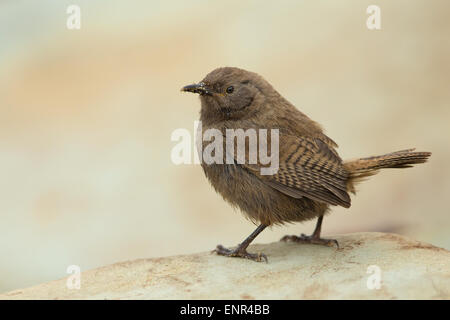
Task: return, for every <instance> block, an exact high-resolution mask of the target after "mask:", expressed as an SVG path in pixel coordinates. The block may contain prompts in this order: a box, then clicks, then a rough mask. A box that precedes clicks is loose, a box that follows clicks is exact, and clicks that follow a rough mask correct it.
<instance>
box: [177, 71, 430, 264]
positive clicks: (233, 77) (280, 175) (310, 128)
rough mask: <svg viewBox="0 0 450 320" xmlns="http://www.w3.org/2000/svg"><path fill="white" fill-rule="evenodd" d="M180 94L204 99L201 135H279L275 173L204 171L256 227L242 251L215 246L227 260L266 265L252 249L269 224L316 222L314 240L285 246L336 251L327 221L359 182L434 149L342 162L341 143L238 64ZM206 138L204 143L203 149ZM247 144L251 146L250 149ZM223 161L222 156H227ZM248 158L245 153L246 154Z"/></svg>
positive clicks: (220, 167)
mask: <svg viewBox="0 0 450 320" xmlns="http://www.w3.org/2000/svg"><path fill="white" fill-rule="evenodd" d="M181 91H184V92H191V93H196V94H199V97H200V102H201V108H200V122H201V124H202V127H201V130H200V132H199V134H202V133H205V132H206V130H209V129H215V130H218V132H220V134H222V135H223V137H225V135H226V133H227V130H230V129H231V130H233V129H234V130H238V129H243V130H249V129H254V130H260V129H267V130H275V129H276V130H278V131H277V132H278V134H279V136H278V155H277V156H278V169H277V170H276V172H274V173H273V174H262V173H261V169H262V167H263V164H261V163H260V162H257V163H246V162H245V161H244V162H243V161H240V162H239V161H236V159H235V158H236V157H235V154H232V158H233V159H232V161H231V162H226V161H222V162H221V163H219V162H215V163H206V162H205V161H203V162H202V163H201V166H202V168H203V172H204V174H205V176H206V178H207V179H208V180H209V182H210V184H211V185H212V187H213V188H214V189H215V191H216V192H217V193H219V194H220V195H221V196H222V197H223V199H224V200H225V201H226V202H228V203H229V204H231V206H233V207H235V208H238V209H240V211H241V212H242V213H243V214H244V216H245V217H246V218H248V219H249V220H250V221H252V222H253V223H254V224H255V225H257V228H256V229H255V230H254V231H253V232H252V233H251V234H250V235H249V236H248V237H247V238H246V239H245V240H244V241H243V242H241V243H240V244H239V245H237V247H235V248H225V247H224V246H222V245H217V246H216V248H215V250H214V252H216V253H217V254H218V255H222V256H227V257H239V258H245V259H250V260H253V261H258V262H260V261H266V262H267V261H268V259H267V256H266V255H265V254H264V253H261V252H259V253H251V252H248V251H247V248H248V246H249V245H250V243H251V242H252V241H253V240H254V239H255V238H256V237H257V236H258V235H259V234H260V233H261V232H262V231H263V230H264V229H265V228H267V227H269V226H274V225H283V224H286V223H294V222H303V221H308V220H312V219H317V222H316V226H315V229H314V231H313V233H312V234H311V235H310V236H307V235H305V234H301V235H300V236H294V235H290V236H285V237H283V238H282V239H281V240H282V241H291V242H298V243H306V244H317V245H325V246H336V247H337V248H339V243H338V242H337V240H336V239H325V238H322V237H321V228H322V222H323V218H324V216H325V215H326V214H328V213H329V212H330V209H331V208H332V207H333V206H341V207H344V208H349V207H350V206H351V198H350V194H356V192H355V185H356V184H358V183H359V182H361V181H363V180H365V179H366V178H368V177H370V176H373V175H375V174H377V173H378V172H379V170H380V169H385V168H409V167H411V166H412V165H414V164H419V163H424V162H426V161H427V159H428V158H429V157H430V156H431V152H415V151H414V150H415V149H405V150H401V151H396V152H391V153H387V154H383V155H379V156H370V157H365V158H355V159H352V160H342V159H341V157H340V156H339V154H338V152H337V148H338V145H337V144H336V142H334V141H333V140H332V139H331V138H329V137H328V136H327V135H325V133H324V130H323V128H322V127H321V125H320V124H319V123H317V122H316V121H314V120H312V119H310V118H309V117H308V116H307V115H306V114H304V113H303V112H301V111H300V110H299V109H297V108H296V107H295V106H294V105H293V104H291V103H290V102H289V101H288V100H286V99H285V98H284V97H283V96H282V95H281V94H280V93H278V92H277V91H276V90H275V89H274V88H273V87H272V85H271V84H270V83H269V82H268V81H266V80H265V79H264V78H263V77H262V76H260V75H259V74H257V73H255V72H251V71H247V70H244V69H241V68H236V67H220V68H217V69H214V70H213V71H211V72H210V73H208V74H207V75H206V77H205V78H204V79H203V80H202V81H200V82H198V83H194V84H190V85H186V86H184V87H182V88H181ZM207 143H208V141H200V144H201V146H202V147H205V146H206V144H207ZM246 146H247V145H246ZM223 157H225V155H224V156H223ZM246 159H247V160H248V156H246Z"/></svg>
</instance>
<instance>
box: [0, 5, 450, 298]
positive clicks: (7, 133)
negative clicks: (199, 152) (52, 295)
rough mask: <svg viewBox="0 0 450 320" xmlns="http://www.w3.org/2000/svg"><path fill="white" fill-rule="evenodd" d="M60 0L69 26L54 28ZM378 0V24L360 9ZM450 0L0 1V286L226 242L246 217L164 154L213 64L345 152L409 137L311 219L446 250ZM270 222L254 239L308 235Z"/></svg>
mask: <svg viewBox="0 0 450 320" xmlns="http://www.w3.org/2000/svg"><path fill="white" fill-rule="evenodd" d="M70 4H77V5H79V6H80V8H81V29H80V30H69V29H67V27H66V20H67V18H68V16H69V15H68V14H67V13H66V9H67V7H68V6H69V5H70ZM371 4H376V5H378V6H380V8H381V30H368V28H367V27H366V20H367V18H368V16H369V15H368V14H367V13H366V9H367V7H368V6H369V5H371ZM449 10H450V2H448V1H445V0H442V1H438V0H436V1H419V0H416V1H412V0H408V1H406V0H405V1H400V0H397V1H387V0H386V1H381V0H378V1H361V0H351V1H345V2H342V1H340V2H339V3H338V2H336V1H332V0H330V1H317V0H315V1H312V0H311V1H276V2H273V1H272V2H261V1H245V2H243V1H233V0H228V1H214V2H213V1H206V0H205V1H196V0H191V1H166V2H163V1H158V2H156V1H144V0H142V1H135V0H134V1H98V0H96V1H94V0H85V1H81V0H76V1H74V0H72V1H64V0H60V1H52V0H41V1H32V0H27V1H25V0H14V1H13V0H9V1H8V0H2V1H0V219H1V222H0V292H5V291H8V290H12V289H17V288H21V287H27V286H31V285H35V284H38V283H41V282H45V281H49V280H53V279H57V278H62V277H64V276H66V275H67V274H66V268H67V267H68V266H69V265H73V264H75V265H79V266H80V267H81V269H82V270H87V269H91V268H96V267H100V266H103V265H107V264H111V263H114V262H118V261H123V260H129V259H137V258H150V257H157V256H167V255H175V254H185V253H192V252H199V251H206V250H211V249H213V248H214V247H215V246H216V245H217V244H219V243H221V244H223V245H225V246H233V245H236V244H238V243H239V242H240V241H242V240H243V239H244V238H245V237H246V236H247V235H248V234H249V233H250V232H251V231H253V229H254V226H253V225H252V224H251V223H250V222H248V221H247V220H245V219H244V218H243V217H242V215H241V214H240V213H239V212H237V211H234V210H233V209H232V208H231V207H230V206H229V205H227V204H226V203H225V202H224V201H223V200H222V199H221V197H220V196H219V195H217V194H215V192H214V191H213V190H212V188H211V187H210V186H209V184H208V182H207V180H206V179H205V177H204V175H203V172H202V170H201V167H200V166H199V165H179V166H176V165H174V164H173V163H172V162H171V158H170V153H171V149H172V148H173V146H174V145H176V142H172V141H171V139H170V137H171V133H172V132H173V131H174V130H175V129H177V128H187V129H188V130H190V131H191V132H192V133H193V123H194V120H196V119H198V116H199V109H200V105H199V100H198V97H197V96H195V95H192V94H183V93H181V92H180V88H181V87H182V86H183V85H185V84H189V83H192V82H196V81H199V80H201V79H202V78H203V77H204V76H205V75H206V74H207V73H208V72H209V71H211V70H213V69H214V68H216V67H220V66H236V67H241V68H244V69H248V70H251V71H255V72H258V73H259V74H261V75H262V76H264V77H265V78H266V79H267V80H269V81H270V82H271V83H272V84H273V86H274V87H275V88H276V89H277V90H278V91H279V92H280V93H281V94H282V95H284V97H286V98H287V99H288V100H289V101H291V102H292V103H293V104H294V105H296V106H297V107H298V108H299V109H301V110H302V111H303V112H304V113H306V114H307V115H309V116H310V117H311V118H312V119H314V120H316V121H318V122H319V123H321V124H322V125H323V126H324V128H325V130H326V133H327V134H328V135H329V136H330V137H332V138H333V139H334V140H335V141H336V142H337V143H338V144H339V145H340V149H339V152H340V154H341V156H342V158H344V159H345V158H354V157H358V156H370V155H376V154H381V153H386V152H391V151H396V150H400V149H405V148H409V147H417V148H418V149H419V150H422V151H432V152H433V156H432V157H431V161H430V162H429V163H427V164H425V165H420V166H417V167H415V168H413V169H408V170H385V171H383V172H382V173H381V174H379V175H378V176H376V177H373V178H372V179H371V180H370V181H368V182H365V183H363V184H361V185H360V187H359V190H360V191H359V193H358V196H357V197H354V198H353V205H352V208H351V209H349V210H346V209H344V208H334V210H333V213H332V214H331V215H329V216H328V217H326V219H325V220H324V226H323V233H324V235H330V234H337V233H347V232H360V231H383V232H396V233H400V234H403V235H407V236H410V237H413V238H415V239H417V240H422V241H426V242H430V243H432V244H434V245H437V246H440V247H445V248H447V249H450V234H449V232H448V230H449V226H450V209H449V207H448V204H447V201H446V200H447V197H448V196H449V195H450V166H449V165H448V163H449V159H450V158H449V156H450V150H449V137H450V106H449V101H450V90H449V89H450V88H449V87H450V37H449V34H450V20H449V19H448V12H449ZM313 227H314V222H308V223H304V224H296V225H289V226H286V227H274V228H272V229H270V230H267V231H265V232H264V233H263V234H261V235H260V236H259V237H258V239H257V240H256V242H271V241H278V239H279V238H280V237H281V236H282V235H284V234H299V233H301V232H303V233H311V232H312V230H313Z"/></svg>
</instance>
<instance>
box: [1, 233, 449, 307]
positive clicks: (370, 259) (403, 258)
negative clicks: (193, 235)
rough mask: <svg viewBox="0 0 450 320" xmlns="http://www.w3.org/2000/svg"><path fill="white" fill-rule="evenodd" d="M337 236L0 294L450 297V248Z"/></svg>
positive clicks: (106, 271)
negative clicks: (259, 258)
mask: <svg viewBox="0 0 450 320" xmlns="http://www.w3.org/2000/svg"><path fill="white" fill-rule="evenodd" d="M335 238H336V239H337V240H338V241H339V243H340V246H341V248H340V249H339V250H337V249H336V248H330V247H322V246H317V245H305V244H296V243H283V242H276V243H271V244H267V245H253V246H251V247H250V250H249V251H250V252H264V253H265V254H266V255H267V256H268V258H269V263H267V264H266V263H256V262H253V261H249V260H243V259H237V258H225V257H221V256H217V255H215V254H211V253H209V252H206V253H199V254H192V255H183V256H172V257H164V258H153V259H140V260H135V261H128V262H122V263H116V264H113V265H110V266H106V267H102V268H98V269H94V270H89V271H86V272H83V273H81V288H80V289H68V288H67V286H66V282H67V278H65V279H61V280H56V281H51V282H48V283H44V284H41V285H37V286H34V287H31V288H27V289H21V290H15V291H12V292H9V293H6V294H3V295H0V299H449V298H450V252H449V251H447V250H445V249H441V248H438V247H435V246H432V245H429V244H425V243H421V242H417V241H414V240H410V239H408V238H405V237H402V236H399V235H394V234H385V233H354V234H346V235H340V236H336V237H335ZM378 275H379V277H378ZM378 279H380V280H381V281H378ZM377 283H379V284H380V288H379V289H376V287H377Z"/></svg>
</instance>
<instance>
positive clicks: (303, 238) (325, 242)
mask: <svg viewBox="0 0 450 320" xmlns="http://www.w3.org/2000/svg"><path fill="white" fill-rule="evenodd" d="M280 241H284V242H289V241H290V242H297V243H306V244H319V245H322V246H327V247H333V246H334V245H336V247H337V248H338V249H339V242H338V241H337V240H335V239H323V238H319V237H315V236H307V235H305V234H303V233H302V234H301V235H300V237H299V236H284V237H283V238H281V239H280Z"/></svg>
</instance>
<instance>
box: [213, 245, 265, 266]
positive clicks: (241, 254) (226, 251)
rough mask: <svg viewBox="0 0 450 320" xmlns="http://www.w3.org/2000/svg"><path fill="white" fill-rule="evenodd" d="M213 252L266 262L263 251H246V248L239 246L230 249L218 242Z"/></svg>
mask: <svg viewBox="0 0 450 320" xmlns="http://www.w3.org/2000/svg"><path fill="white" fill-rule="evenodd" d="M213 252H215V253H217V254H218V255H221V256H226V257H239V258H245V259H250V260H253V261H257V262H261V261H265V262H266V263H267V262H268V260H267V257H266V255H265V254H264V253H249V252H247V250H245V249H241V248H239V246H238V247H237V248H236V249H234V250H231V249H227V248H225V247H223V246H222V245H220V244H219V245H218V246H217V247H216V249H214V250H213Z"/></svg>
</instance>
